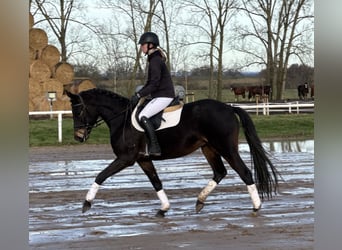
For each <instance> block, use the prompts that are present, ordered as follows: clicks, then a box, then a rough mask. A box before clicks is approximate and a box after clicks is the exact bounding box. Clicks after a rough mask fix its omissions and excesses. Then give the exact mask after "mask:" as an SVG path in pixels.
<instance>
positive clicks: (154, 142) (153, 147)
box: [140, 116, 161, 156]
mask: <svg viewBox="0 0 342 250" xmlns="http://www.w3.org/2000/svg"><path fill="white" fill-rule="evenodd" d="M140 125H141V126H142V128H143V129H144V130H145V133H146V134H147V137H148V139H149V143H148V153H149V155H151V156H160V155H161V150H160V146H159V143H158V139H157V136H156V134H155V132H154V127H153V125H152V123H151V121H150V120H149V119H148V118H146V117H145V116H143V117H141V121H140Z"/></svg>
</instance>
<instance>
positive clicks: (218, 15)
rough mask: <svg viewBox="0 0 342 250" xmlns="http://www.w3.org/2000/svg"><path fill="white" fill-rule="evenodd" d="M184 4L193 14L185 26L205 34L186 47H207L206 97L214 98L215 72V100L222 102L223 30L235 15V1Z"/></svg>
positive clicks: (204, 1)
mask: <svg viewBox="0 0 342 250" xmlns="http://www.w3.org/2000/svg"><path fill="white" fill-rule="evenodd" d="M185 4H186V7H188V8H190V9H191V11H192V13H194V16H191V20H192V21H191V22H188V23H187V24H186V25H187V26H191V27H193V28H196V29H199V30H201V33H202V34H206V37H204V39H205V40H202V41H200V40H197V41H193V42H189V43H188V46H189V45H193V44H206V45H209V50H208V51H207V52H205V54H204V55H205V57H207V58H209V65H210V67H209V68H210V71H209V86H208V87H209V88H208V89H209V90H208V97H209V98H214V91H213V85H214V81H215V80H214V72H215V71H217V76H216V82H217V85H216V99H217V100H222V88H223V84H222V74H223V54H224V44H225V30H226V28H227V26H228V23H229V21H230V19H231V17H232V16H233V15H234V13H235V9H236V0H218V1H215V2H213V1H209V0H202V1H201V2H198V1H194V0H189V1H185ZM215 62H216V63H215ZM215 65H217V68H215Z"/></svg>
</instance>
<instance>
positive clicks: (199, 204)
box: [196, 200, 204, 213]
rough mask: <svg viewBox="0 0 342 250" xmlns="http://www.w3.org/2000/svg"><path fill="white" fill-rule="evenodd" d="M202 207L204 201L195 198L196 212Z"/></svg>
mask: <svg viewBox="0 0 342 250" xmlns="http://www.w3.org/2000/svg"><path fill="white" fill-rule="evenodd" d="M203 207H204V202H202V201H199V200H197V202H196V213H199V212H200V211H201V210H202V208H203Z"/></svg>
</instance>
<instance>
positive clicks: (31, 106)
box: [29, 99, 36, 112]
mask: <svg viewBox="0 0 342 250" xmlns="http://www.w3.org/2000/svg"><path fill="white" fill-rule="evenodd" d="M31 111H36V110H35V109H34V103H33V101H32V100H30V99H29V112H31Z"/></svg>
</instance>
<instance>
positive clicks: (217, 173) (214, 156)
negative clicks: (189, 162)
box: [196, 145, 227, 213]
mask: <svg viewBox="0 0 342 250" xmlns="http://www.w3.org/2000/svg"><path fill="white" fill-rule="evenodd" d="M202 152H203V154H204V156H205V157H206V159H207V160H208V162H209V164H210V166H211V168H212V169H213V172H214V176H213V179H212V180H210V181H209V183H208V184H207V186H206V187H205V188H203V189H202V191H201V192H200V194H199V195H198V198H197V202H196V212H197V213H198V212H199V211H201V210H202V208H203V207H204V202H205V200H206V199H207V197H208V195H209V194H210V193H211V192H212V191H213V190H214V189H215V187H216V186H217V184H219V183H220V181H221V180H222V179H223V178H224V177H225V176H226V175H227V170H226V168H225V166H224V164H223V162H222V160H221V156H220V155H219V154H218V153H217V152H216V151H215V150H214V149H213V148H211V147H210V146H208V145H206V146H204V147H202Z"/></svg>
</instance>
